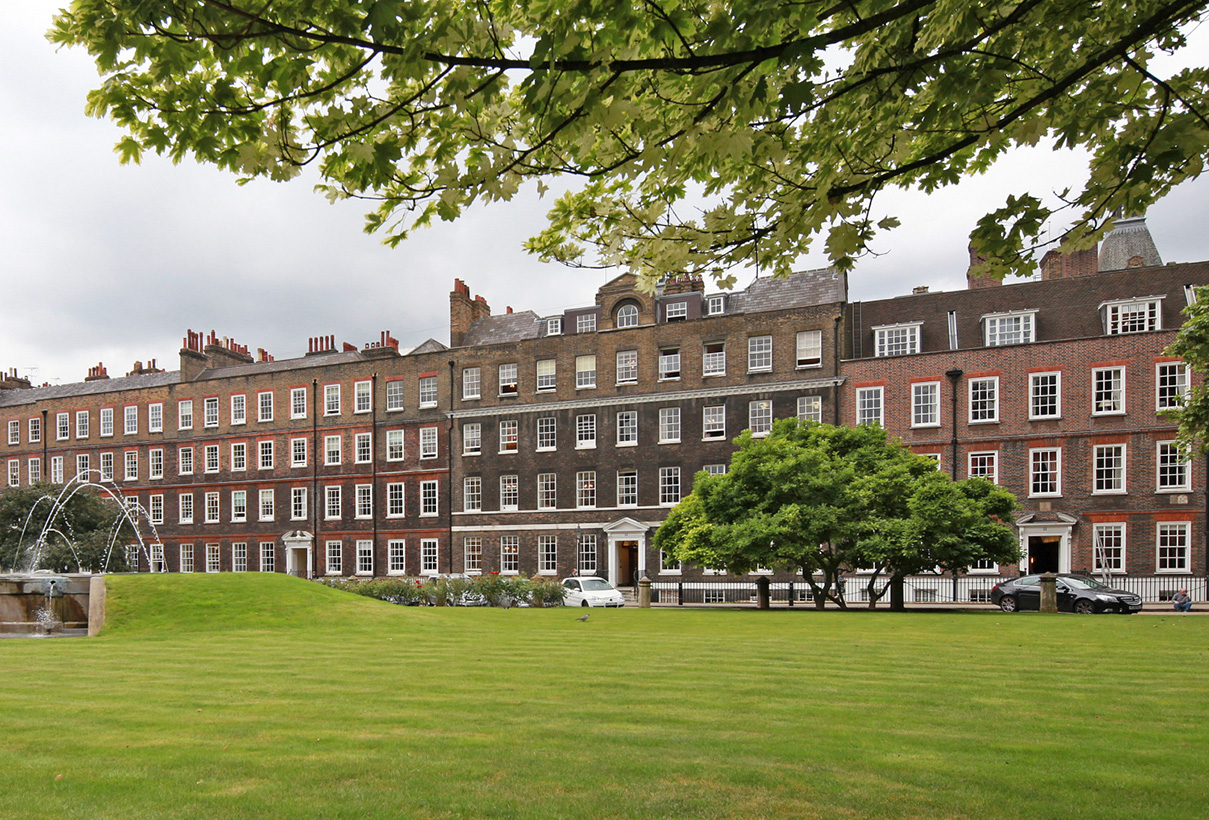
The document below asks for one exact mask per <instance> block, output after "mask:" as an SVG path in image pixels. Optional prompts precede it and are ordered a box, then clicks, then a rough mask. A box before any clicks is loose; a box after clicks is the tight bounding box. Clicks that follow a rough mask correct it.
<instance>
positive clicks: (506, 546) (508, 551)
mask: <svg viewBox="0 0 1209 820" xmlns="http://www.w3.org/2000/svg"><path fill="white" fill-rule="evenodd" d="M520 571H521V543H520V536H518V535H501V536H500V575H517V574H519V573H520Z"/></svg>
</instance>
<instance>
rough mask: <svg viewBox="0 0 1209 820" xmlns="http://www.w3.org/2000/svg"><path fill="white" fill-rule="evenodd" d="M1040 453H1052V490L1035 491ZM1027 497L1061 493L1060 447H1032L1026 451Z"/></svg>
mask: <svg viewBox="0 0 1209 820" xmlns="http://www.w3.org/2000/svg"><path fill="white" fill-rule="evenodd" d="M1042 454H1052V455H1053V457H1054V461H1053V463H1054V469H1053V473H1054V478H1053V486H1054V488H1053V489H1052V490H1041V491H1037V489H1036V486H1037V476H1038V475H1039V473H1038V472H1037V466H1038V463H1039V462H1038V458H1039V457H1040V456H1041V455H1042ZM1027 480H1028V497H1029V498H1058V497H1060V496H1061V495H1062V448H1061V447H1033V448H1030V449H1029V451H1028V479H1027Z"/></svg>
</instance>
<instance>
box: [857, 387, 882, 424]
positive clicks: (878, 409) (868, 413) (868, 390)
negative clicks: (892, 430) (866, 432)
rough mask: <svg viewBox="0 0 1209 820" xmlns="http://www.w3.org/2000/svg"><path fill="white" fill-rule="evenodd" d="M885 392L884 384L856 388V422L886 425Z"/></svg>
mask: <svg viewBox="0 0 1209 820" xmlns="http://www.w3.org/2000/svg"><path fill="white" fill-rule="evenodd" d="M885 392H886V388H885V387H884V386H882V385H880V384H879V385H874V386H872V387H858V388H856V423H857V425H862V424H877V425H879V426H882V427H885V406H886V402H885Z"/></svg>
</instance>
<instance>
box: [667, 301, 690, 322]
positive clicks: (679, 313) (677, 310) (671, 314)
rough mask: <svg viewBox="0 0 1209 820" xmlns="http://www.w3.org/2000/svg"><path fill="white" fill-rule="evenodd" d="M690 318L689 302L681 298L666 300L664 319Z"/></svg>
mask: <svg viewBox="0 0 1209 820" xmlns="http://www.w3.org/2000/svg"><path fill="white" fill-rule="evenodd" d="M687 318H688V302H687V301H686V300H684V299H679V300H677V301H675V302H665V303H664V305H663V320H664V321H665V322H675V321H680V320H683V319H687Z"/></svg>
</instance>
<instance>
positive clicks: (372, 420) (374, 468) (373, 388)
mask: <svg viewBox="0 0 1209 820" xmlns="http://www.w3.org/2000/svg"><path fill="white" fill-rule="evenodd" d="M369 380H370V386H369V395H370V400H369V429H370V430H371V431H372V432H371V433H370V434H369V435H370V438H369V444H370V450H369V486H370V492H371V493H373V497H372V498H371V500H370V501H371V504H372V505H373V506H372V507H370V510H371V512H372V513H373V519H372V520H373V538H374V548H373V549H374V554H375V555H376V554H377V553H378V498H379V496H378V374H377V373H373V374H371V375H370V377H369ZM353 409H356V408H353ZM354 443H355V442H354ZM354 458H356V456H354ZM353 502H354V503H356V499H355V498H354V499H353ZM386 561H387V566H388V567H389V563H390V556H389V555H388V556H387V557H386ZM377 567H378V562H377V561H374V572H375V574H377ZM325 569H326V568H325Z"/></svg>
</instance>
